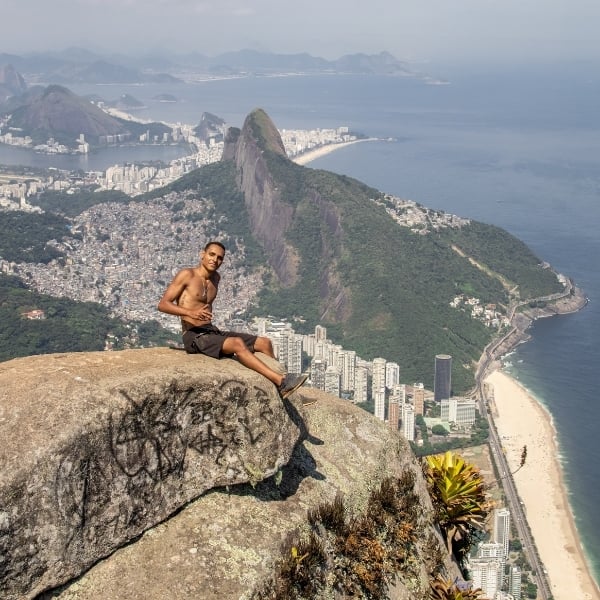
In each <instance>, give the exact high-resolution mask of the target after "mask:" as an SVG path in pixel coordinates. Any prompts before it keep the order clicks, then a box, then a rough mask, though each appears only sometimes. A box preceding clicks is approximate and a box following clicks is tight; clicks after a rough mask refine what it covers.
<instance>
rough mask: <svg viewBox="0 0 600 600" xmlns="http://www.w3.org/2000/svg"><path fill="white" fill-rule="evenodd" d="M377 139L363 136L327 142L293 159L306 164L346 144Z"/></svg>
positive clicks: (299, 163) (297, 162) (300, 163)
mask: <svg viewBox="0 0 600 600" xmlns="http://www.w3.org/2000/svg"><path fill="white" fill-rule="evenodd" d="M376 140H377V138H363V139H360V140H352V141H351V142H341V143H339V144H326V145H325V146H319V147H318V148H315V149H314V150H309V151H308V152H303V153H302V154H300V155H298V156H295V157H294V158H292V160H293V161H294V162H295V163H296V164H298V165H306V164H308V163H309V162H311V161H313V160H316V159H317V158H321V157H322V156H326V155H327V154H331V152H335V151H336V150H339V149H340V148H345V147H346V146H351V145H352V144H358V143H360V142H374V141H376Z"/></svg>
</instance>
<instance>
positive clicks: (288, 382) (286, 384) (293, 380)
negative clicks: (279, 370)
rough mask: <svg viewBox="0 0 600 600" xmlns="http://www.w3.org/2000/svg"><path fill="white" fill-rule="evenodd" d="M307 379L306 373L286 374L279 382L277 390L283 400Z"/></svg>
mask: <svg viewBox="0 0 600 600" xmlns="http://www.w3.org/2000/svg"><path fill="white" fill-rule="evenodd" d="M307 379H308V375H306V374H303V375H286V376H285V377H284V378H283V381H282V382H281V383H280V384H279V387H278V388H277V390H278V391H279V395H280V396H281V397H282V398H283V399H284V400H285V399H286V398H287V397H288V396H289V395H290V394H292V393H294V392H295V391H296V390H297V389H298V388H299V387H300V386H301V385H303V384H304V382H305V381H306V380H307Z"/></svg>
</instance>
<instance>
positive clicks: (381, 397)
mask: <svg viewBox="0 0 600 600" xmlns="http://www.w3.org/2000/svg"><path fill="white" fill-rule="evenodd" d="M373 402H374V403H375V416H376V417H377V418H378V419H381V420H382V421H385V386H384V387H382V388H379V390H377V391H375V392H374V393H373Z"/></svg>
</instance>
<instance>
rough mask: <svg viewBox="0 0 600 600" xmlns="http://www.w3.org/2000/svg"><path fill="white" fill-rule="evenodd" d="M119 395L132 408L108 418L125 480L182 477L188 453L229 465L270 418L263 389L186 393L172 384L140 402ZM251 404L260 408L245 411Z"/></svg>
mask: <svg viewBox="0 0 600 600" xmlns="http://www.w3.org/2000/svg"><path fill="white" fill-rule="evenodd" d="M121 393H122V394H123V396H125V398H127V400H128V401H129V403H130V405H131V408H130V410H128V411H126V412H125V414H119V415H113V416H112V417H111V421H110V430H111V447H112V452H113V456H114V458H115V461H116V462H117V464H118V465H119V467H120V468H121V470H122V471H123V472H124V473H125V474H126V475H127V476H128V477H135V476H137V475H140V474H141V473H143V474H145V475H146V476H148V477H149V478H150V479H152V480H153V481H160V480H162V479H165V478H166V477H168V476H171V475H181V474H182V473H183V471H184V468H185V461H186V456H187V453H188V452H189V451H190V449H193V450H195V451H196V452H197V453H198V454H201V455H203V456H206V455H208V456H212V457H213V459H214V462H216V463H217V464H221V465H222V464H225V463H227V462H229V461H228V460H226V459H228V458H232V457H234V456H235V454H236V452H235V451H236V448H239V447H240V446H243V445H244V444H246V443H248V444H250V445H252V446H254V445H255V444H257V443H258V442H259V441H260V440H261V439H262V438H263V437H264V436H265V435H266V434H267V433H268V432H269V430H270V425H271V421H272V417H273V410H272V409H271V408H270V406H269V402H268V400H269V398H268V394H267V392H266V391H265V390H264V389H262V388H259V387H256V386H255V387H253V388H252V389H251V390H249V389H248V387H247V386H246V385H245V384H244V383H243V382H239V381H235V380H230V381H226V382H224V383H222V384H220V385H219V386H210V385H206V384H204V385H200V386H194V387H188V388H185V389H178V387H177V384H176V383H174V384H172V385H171V386H170V388H169V389H168V390H167V392H166V393H162V394H157V395H155V396H150V397H145V398H143V399H141V400H134V399H133V398H132V396H131V395H130V394H129V393H127V392H125V391H121ZM250 394H251V395H252V397H251V396H250ZM251 399H252V400H253V403H258V405H259V406H260V408H259V409H257V408H256V405H254V410H250V406H251Z"/></svg>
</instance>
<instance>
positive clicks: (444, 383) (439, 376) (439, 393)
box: [433, 354, 452, 402]
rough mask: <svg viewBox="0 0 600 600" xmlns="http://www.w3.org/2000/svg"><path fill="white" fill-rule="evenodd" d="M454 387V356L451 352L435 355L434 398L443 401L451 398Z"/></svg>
mask: <svg viewBox="0 0 600 600" xmlns="http://www.w3.org/2000/svg"><path fill="white" fill-rule="evenodd" d="M451 389H452V357H451V356H450V355H449V354H438V355H437V356H436V357H435V371H434V377H433V399H434V400H435V401H436V402H441V401H442V400H444V399H448V398H450V395H451Z"/></svg>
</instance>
